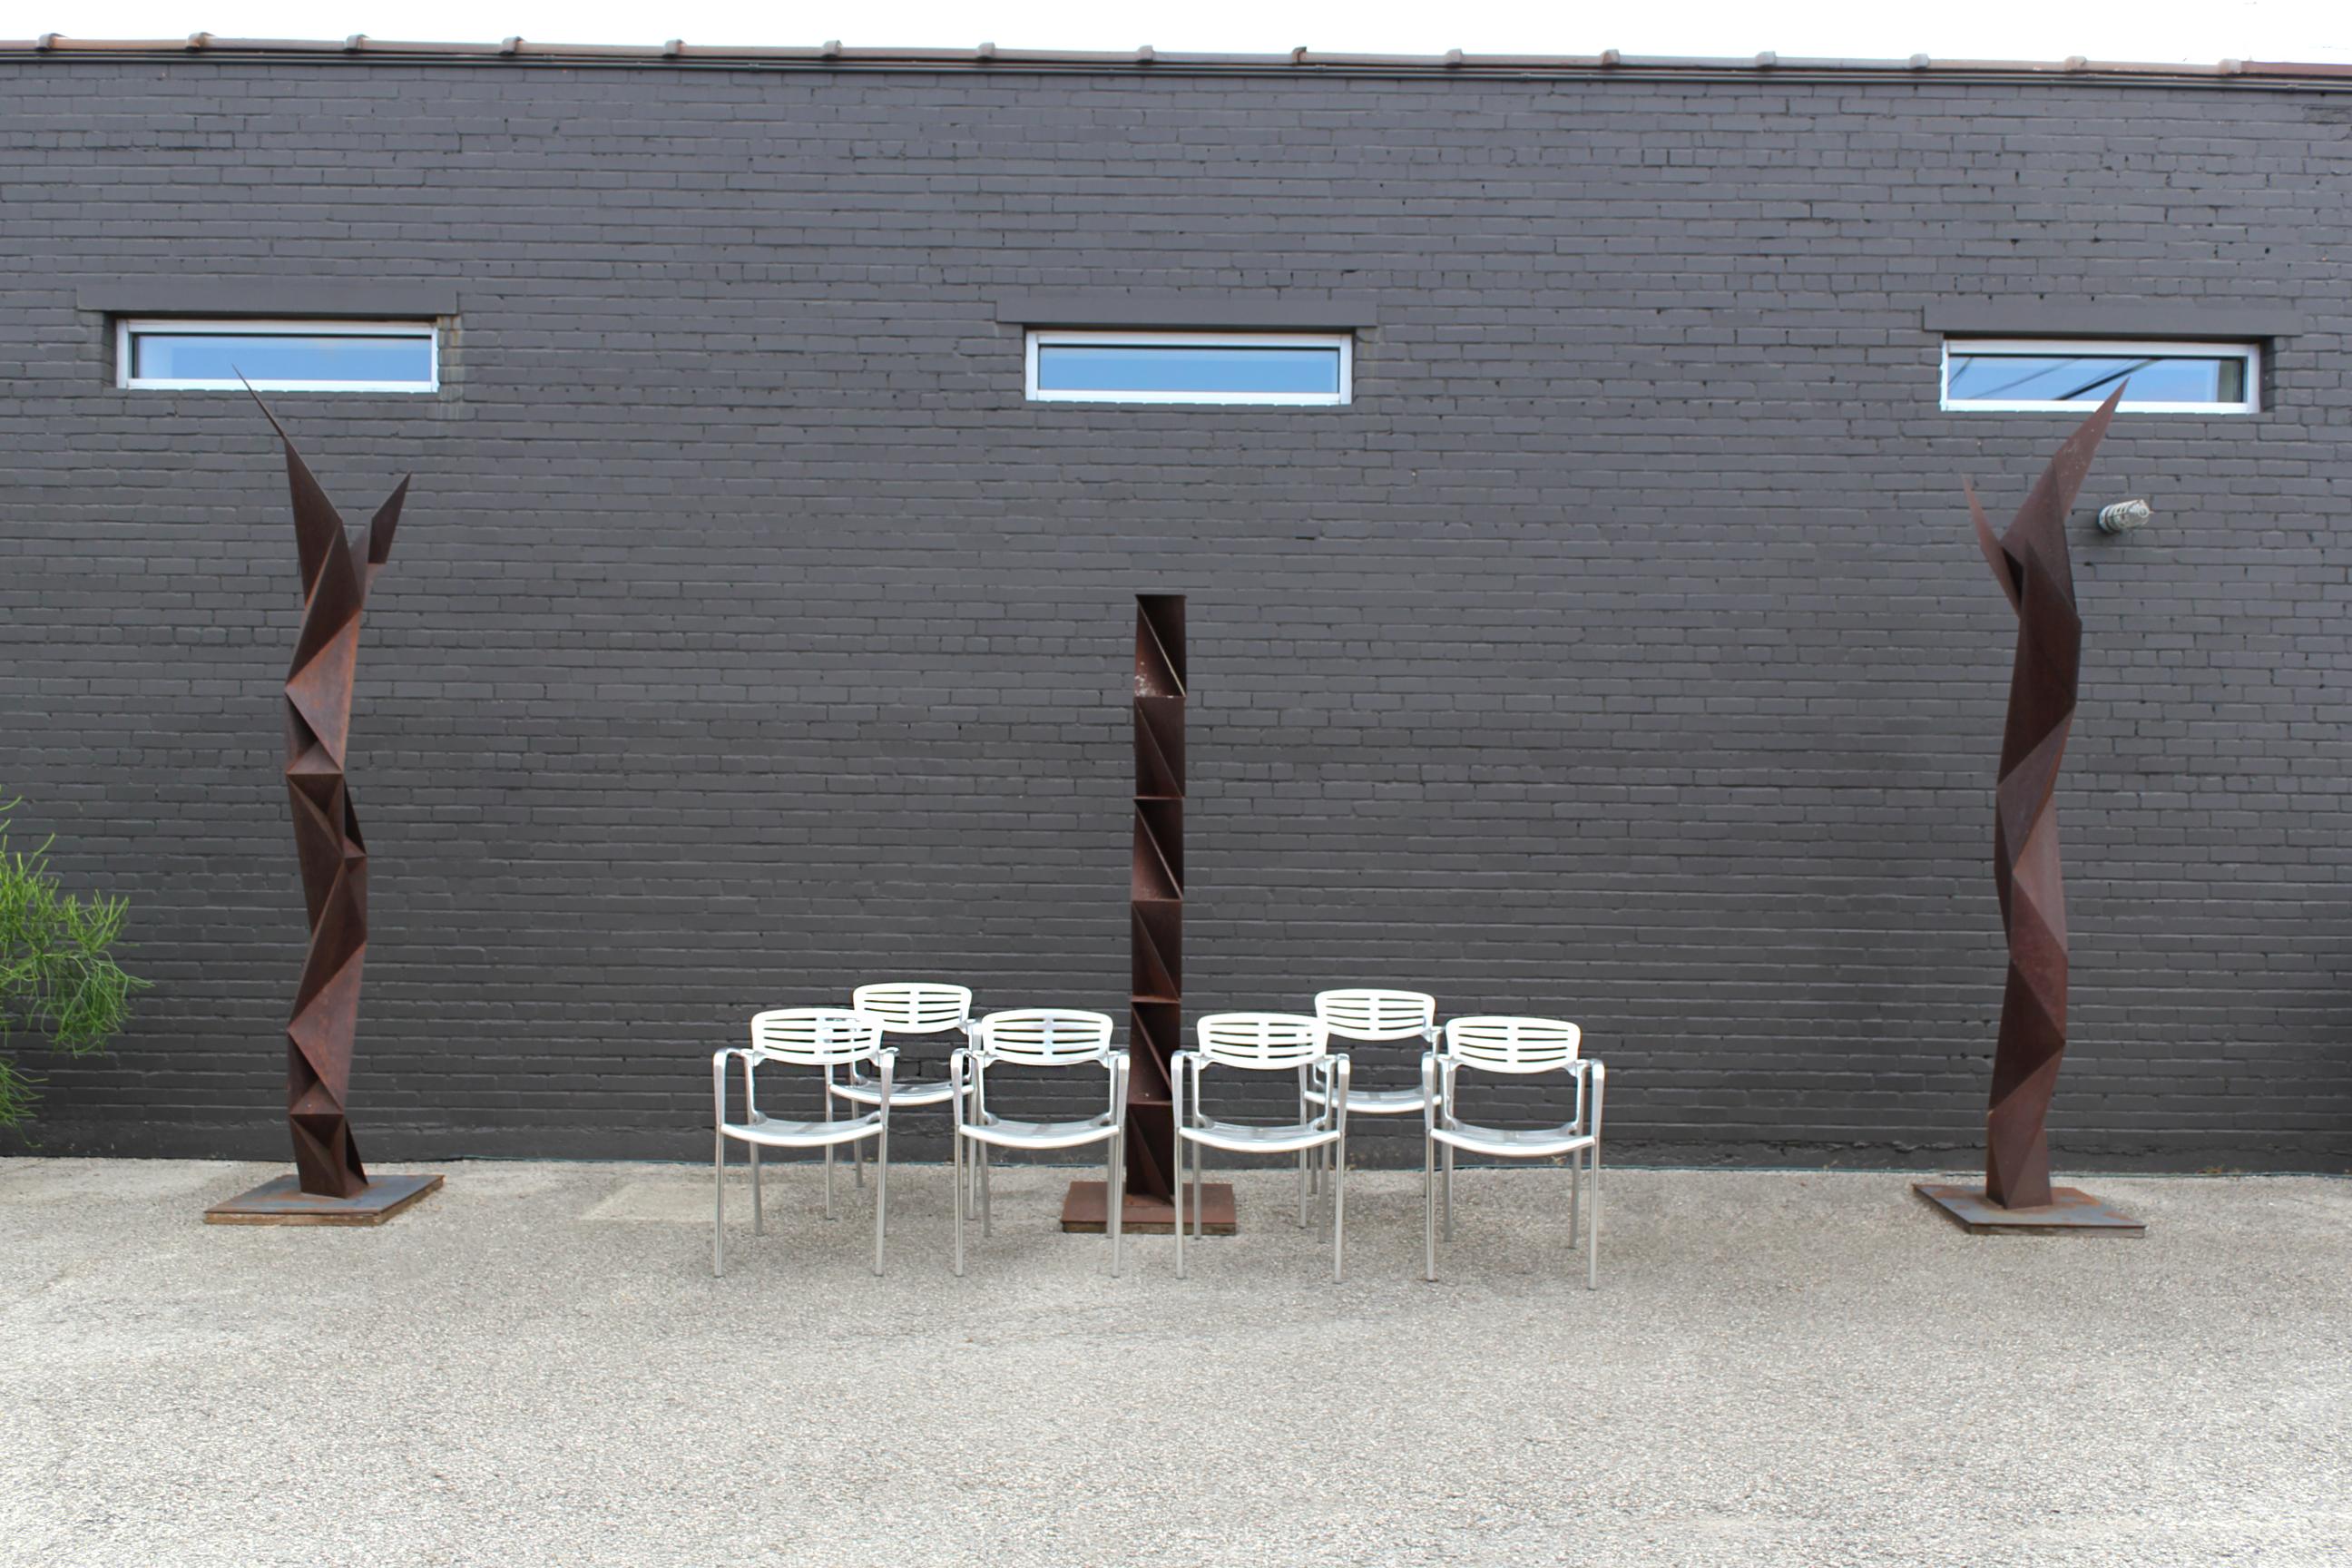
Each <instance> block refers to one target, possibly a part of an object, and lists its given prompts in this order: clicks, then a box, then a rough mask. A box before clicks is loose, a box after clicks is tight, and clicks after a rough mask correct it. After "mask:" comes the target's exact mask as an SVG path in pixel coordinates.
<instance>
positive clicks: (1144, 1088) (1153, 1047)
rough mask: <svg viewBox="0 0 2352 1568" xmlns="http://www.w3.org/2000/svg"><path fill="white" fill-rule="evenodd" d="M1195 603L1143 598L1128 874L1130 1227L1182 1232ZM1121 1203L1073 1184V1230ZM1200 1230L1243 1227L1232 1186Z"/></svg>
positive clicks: (1208, 1190)
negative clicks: (1187, 755) (1190, 661)
mask: <svg viewBox="0 0 2352 1568" xmlns="http://www.w3.org/2000/svg"><path fill="white" fill-rule="evenodd" d="M1184 700H1185V684H1184V599H1183V596H1182V595H1178V594H1139V595H1136V596H1135V826H1134V847H1133V855H1132V857H1131V860H1130V865H1129V875H1128V971H1129V973H1128V999H1127V1007H1128V1012H1127V1054H1128V1077H1127V1128H1128V1137H1127V1205H1126V1207H1125V1208H1124V1209H1122V1210H1121V1211H1120V1220H1119V1223H1120V1225H1121V1226H1122V1227H1123V1228H1125V1229H1127V1230H1131V1231H1142V1232H1152V1231H1167V1230H1171V1229H1173V1228H1174V1226H1175V1222H1176V1179H1175V1170H1174V1168H1173V1166H1172V1164H1171V1158H1172V1156H1173V1152H1174V1145H1175V1142H1176V1121H1175V1115H1174V1112H1173V1110H1172V1109H1171V1094H1170V1083H1169V1070H1170V1067H1171V1058H1174V1056H1175V1054H1176V1053H1177V1052H1178V1051H1180V1050H1181V1049H1182V1048H1183V1045H1184ZM1109 1201H1110V1195H1109V1193H1108V1189H1107V1187H1106V1186H1105V1184H1103V1183H1101V1182H1073V1183H1071V1184H1070V1194H1069V1197H1068V1198H1067V1199H1066V1201H1065V1202H1064V1203H1063V1205H1062V1228H1063V1229H1064V1230H1072V1231H1096V1230H1100V1229H1102V1228H1103V1222H1104V1219H1105V1218H1106V1216H1107V1215H1108V1204H1109ZM1200 1217H1201V1226H1202V1229H1203V1230H1205V1231H1207V1232H1209V1233H1211V1234H1230V1233H1231V1232H1232V1231H1233V1230H1234V1189H1233V1184H1232V1183H1230V1182H1210V1183H1206V1184H1203V1185H1202V1192H1201V1216H1200Z"/></svg>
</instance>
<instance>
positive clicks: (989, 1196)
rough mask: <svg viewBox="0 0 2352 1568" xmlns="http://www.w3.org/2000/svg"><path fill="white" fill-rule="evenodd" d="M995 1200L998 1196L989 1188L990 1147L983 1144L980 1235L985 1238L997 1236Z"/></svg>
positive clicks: (981, 1149) (981, 1152)
mask: <svg viewBox="0 0 2352 1568" xmlns="http://www.w3.org/2000/svg"><path fill="white" fill-rule="evenodd" d="M995 1198H996V1194H993V1193H992V1192H991V1191H989V1187H988V1145H987V1144H985V1143H982V1145H981V1146H980V1234H981V1235H982V1237H991V1236H994V1235H995V1234H996V1202H995Z"/></svg>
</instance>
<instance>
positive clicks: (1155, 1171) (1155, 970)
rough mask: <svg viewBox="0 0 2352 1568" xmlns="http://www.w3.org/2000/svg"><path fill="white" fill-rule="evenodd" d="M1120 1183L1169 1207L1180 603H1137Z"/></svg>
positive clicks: (1178, 970)
mask: <svg viewBox="0 0 2352 1568" xmlns="http://www.w3.org/2000/svg"><path fill="white" fill-rule="evenodd" d="M1128 897H1129V934H1128V946H1129V980H1128V991H1129V995H1128V1030H1127V1043H1128V1058H1129V1068H1128V1095H1127V1121H1128V1139H1127V1184H1128V1189H1129V1191H1130V1192H1134V1193H1137V1194H1142V1195H1145V1196H1149V1197H1154V1198H1159V1199H1161V1200H1163V1201H1166V1202H1168V1203H1170V1204H1171V1205H1172V1204H1173V1203H1174V1201H1175V1191H1176V1187H1175V1173H1174V1171H1173V1169H1172V1168H1171V1165H1170V1163H1169V1151H1170V1149H1171V1147H1172V1146H1173V1145H1174V1143H1175V1140H1176V1132H1175V1121H1174V1118H1173V1113H1172V1111H1171V1107H1170V1098H1171V1096H1170V1085H1169V1076H1168V1074H1169V1061H1170V1058H1172V1057H1173V1056H1174V1055H1175V1054H1176V1053H1177V1052H1178V1051H1180V1050H1181V1049H1183V1039H1184V1002H1183V995H1184V601H1183V599H1182V598H1181V597H1180V596H1179V595H1172V594H1141V595H1137V596H1136V601H1135V854H1134V864H1133V867H1132V869H1131V872H1130V874H1129V883H1128Z"/></svg>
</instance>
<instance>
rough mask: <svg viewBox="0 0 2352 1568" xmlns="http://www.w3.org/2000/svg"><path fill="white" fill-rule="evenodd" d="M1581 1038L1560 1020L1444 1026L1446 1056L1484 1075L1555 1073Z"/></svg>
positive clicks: (1478, 1020) (1572, 1057) (1479, 1021)
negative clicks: (1482, 1071)
mask: <svg viewBox="0 0 2352 1568" xmlns="http://www.w3.org/2000/svg"><path fill="white" fill-rule="evenodd" d="M1583 1038H1584V1031H1583V1030H1582V1029H1580V1028H1579V1027H1578V1026H1575V1025H1574V1024H1570V1023H1568V1022H1566V1021H1565V1020H1563V1019H1559V1018H1456V1019H1454V1021H1453V1022H1452V1023H1450V1024H1448V1025H1446V1026H1445V1054H1446V1055H1447V1056H1449V1057H1452V1058H1454V1059H1455V1060H1456V1061H1459V1062H1460V1063H1462V1064H1463V1065H1464V1066H1465V1067H1473V1068H1481V1069H1483V1070H1485V1071H1486V1072H1557V1071H1559V1069H1560V1068H1564V1067H1566V1066H1568V1064H1569V1063H1570V1062H1572V1061H1574V1060H1575V1059H1576V1051H1577V1047H1578V1046H1579V1044H1580V1043H1581V1042H1582V1040H1583Z"/></svg>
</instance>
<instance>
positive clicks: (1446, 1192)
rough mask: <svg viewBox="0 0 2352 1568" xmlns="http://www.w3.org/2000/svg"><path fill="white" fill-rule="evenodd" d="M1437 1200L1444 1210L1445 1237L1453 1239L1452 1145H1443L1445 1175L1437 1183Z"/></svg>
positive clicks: (1449, 1239)
mask: <svg viewBox="0 0 2352 1568" xmlns="http://www.w3.org/2000/svg"><path fill="white" fill-rule="evenodd" d="M1438 1201H1439V1203H1440V1205H1442V1206H1443V1207H1444V1210H1445V1239H1446V1240H1448V1241H1452V1240H1453V1239H1454V1145H1453V1144H1451V1143H1448V1144H1447V1145H1446V1146H1445V1175H1444V1179H1443V1180H1442V1181H1440V1182H1439V1183H1438Z"/></svg>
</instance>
